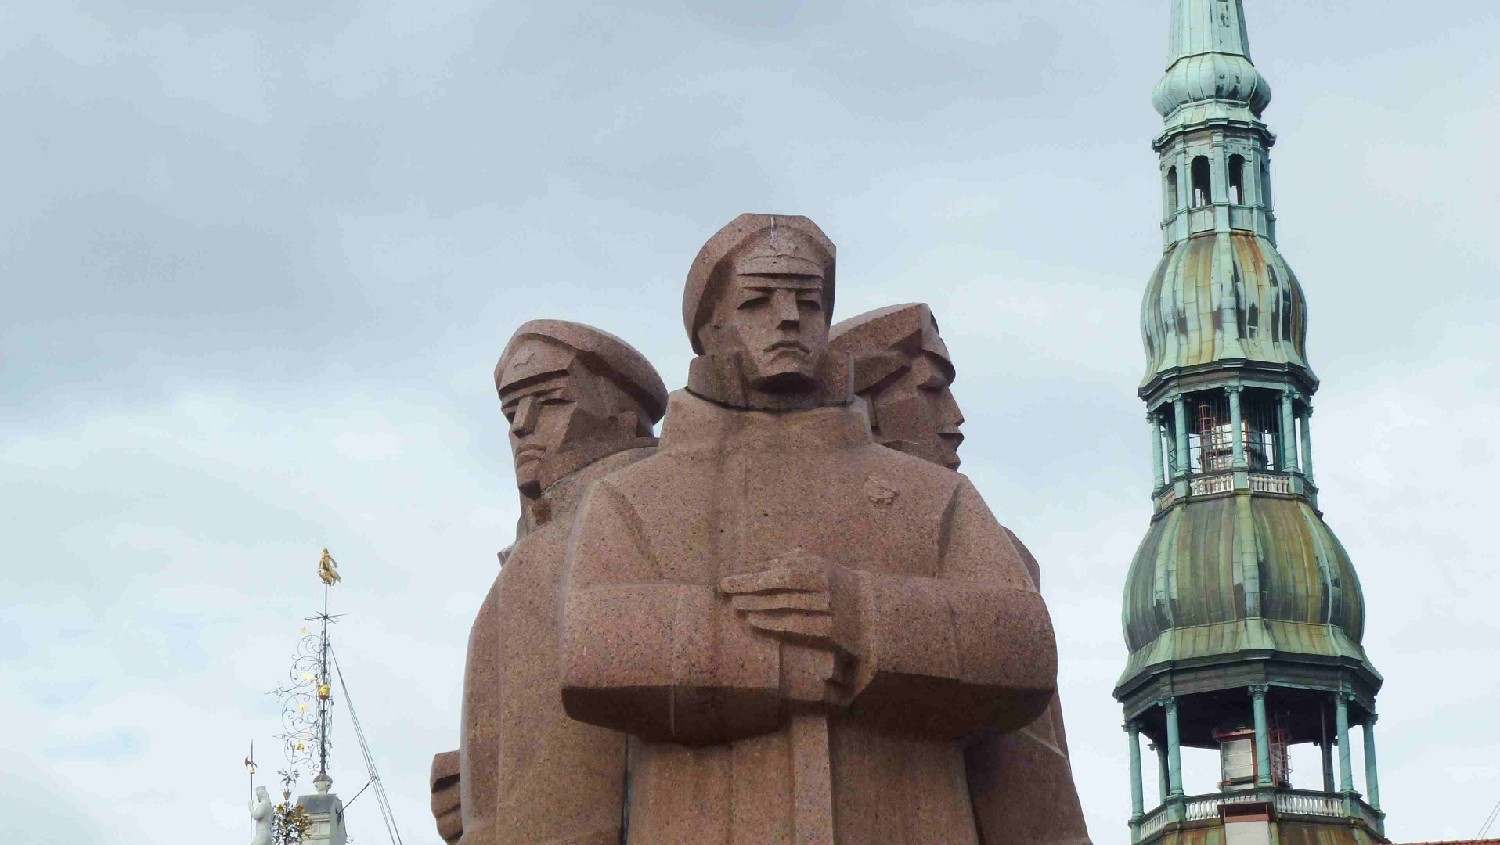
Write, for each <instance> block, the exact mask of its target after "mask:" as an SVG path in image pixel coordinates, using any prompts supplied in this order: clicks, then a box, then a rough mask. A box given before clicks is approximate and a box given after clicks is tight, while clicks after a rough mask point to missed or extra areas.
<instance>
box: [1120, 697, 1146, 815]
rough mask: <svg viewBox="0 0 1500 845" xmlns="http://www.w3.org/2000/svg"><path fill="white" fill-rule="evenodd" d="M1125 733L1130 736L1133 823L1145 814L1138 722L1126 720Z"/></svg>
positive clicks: (1131, 810) (1131, 813)
mask: <svg viewBox="0 0 1500 845" xmlns="http://www.w3.org/2000/svg"><path fill="white" fill-rule="evenodd" d="M1125 733H1126V734H1127V735H1129V737H1130V823H1131V824H1132V825H1134V824H1136V823H1137V822H1139V821H1140V819H1141V816H1143V815H1145V814H1146V795H1145V790H1144V789H1142V788H1141V726H1140V724H1139V723H1137V722H1126V723H1125Z"/></svg>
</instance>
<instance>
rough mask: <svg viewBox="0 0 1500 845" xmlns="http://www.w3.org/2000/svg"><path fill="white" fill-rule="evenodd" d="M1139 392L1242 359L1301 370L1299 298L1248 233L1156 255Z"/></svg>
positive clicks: (1281, 266) (1286, 272)
mask: <svg viewBox="0 0 1500 845" xmlns="http://www.w3.org/2000/svg"><path fill="white" fill-rule="evenodd" d="M1141 334H1142V340H1143V342H1144V344H1145V347H1146V376H1145V378H1144V379H1142V382H1141V384H1142V387H1145V386H1146V385H1149V384H1150V383H1151V382H1152V380H1153V379H1155V378H1156V377H1157V376H1159V375H1162V374H1165V373H1169V372H1172V371H1174V370H1179V369H1182V368H1188V367H1195V366H1202V365H1204V364H1211V363H1213V362H1215V361H1227V360H1244V361H1252V362H1260V363H1265V364H1271V365H1276V366H1292V367H1297V368H1300V369H1302V370H1304V371H1306V374H1307V376H1308V377H1309V379H1313V378H1314V377H1313V375H1312V368H1311V366H1309V365H1308V363H1307V349H1306V345H1307V299H1306V297H1304V296H1303V293H1302V286H1301V285H1300V284H1298V282H1297V277H1296V276H1295V275H1294V274H1293V273H1292V268H1291V267H1288V266H1287V263H1286V261H1285V260H1284V259H1283V258H1282V257H1281V253H1279V252H1277V251H1276V247H1275V246H1274V245H1272V244H1271V242H1270V241H1268V240H1266V239H1265V238H1263V237H1259V236H1257V235H1255V234H1253V233H1250V232H1243V231H1235V232H1220V233H1207V234H1203V235H1198V236H1195V237H1192V238H1189V239H1187V240H1185V241H1178V242H1177V243H1175V244H1173V245H1172V246H1171V247H1170V248H1169V249H1168V250H1167V252H1166V254H1165V255H1163V256H1162V259H1161V263H1160V264H1158V265H1157V268H1156V272H1155V273H1153V274H1152V275H1151V282H1150V283H1149V284H1148V285H1147V286H1146V297H1145V299H1144V301H1143V302H1142V303H1141Z"/></svg>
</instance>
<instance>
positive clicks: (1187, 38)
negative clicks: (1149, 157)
mask: <svg viewBox="0 0 1500 845" xmlns="http://www.w3.org/2000/svg"><path fill="white" fill-rule="evenodd" d="M1168 44H1169V51H1168V56H1167V72H1166V75H1164V76H1163V77H1162V79H1161V81H1160V82H1158V83H1157V84H1156V90H1155V91H1154V92H1153V93H1152V95H1151V100H1152V102H1153V103H1154V104H1155V106H1156V110H1157V111H1158V112H1160V113H1161V116H1162V117H1170V116H1171V115H1172V113H1173V112H1175V111H1177V110H1178V109H1179V108H1181V107H1183V106H1185V105H1189V104H1192V103H1201V102H1212V101H1215V100H1218V101H1227V102H1229V103H1231V104H1236V105H1240V106H1243V107H1244V108H1247V109H1249V111H1250V113H1251V114H1252V115H1254V116H1256V117H1259V116H1260V113H1261V112H1262V111H1263V110H1265V108H1266V106H1267V105H1269V104H1270V102H1271V86H1270V83H1268V82H1266V80H1265V77H1263V76H1261V75H1260V71H1258V70H1256V69H1255V65H1254V64H1251V62H1250V38H1249V35H1248V34H1247V32H1246V29H1245V6H1244V0H1172V32H1171V36H1170V39H1169V42H1168Z"/></svg>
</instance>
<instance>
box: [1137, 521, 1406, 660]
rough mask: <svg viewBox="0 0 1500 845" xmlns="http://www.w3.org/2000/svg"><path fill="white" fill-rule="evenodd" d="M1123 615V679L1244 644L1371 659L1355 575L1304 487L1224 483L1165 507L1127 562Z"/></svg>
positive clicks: (1268, 649)
mask: <svg viewBox="0 0 1500 845" xmlns="http://www.w3.org/2000/svg"><path fill="white" fill-rule="evenodd" d="M1124 627H1125V642H1126V645H1127V646H1128V647H1129V648H1130V652H1131V654H1130V660H1129V662H1128V663H1127V665H1126V669H1125V673H1124V675H1123V676H1122V678H1121V683H1124V681H1125V680H1127V679H1129V678H1132V677H1135V676H1136V675H1138V674H1139V673H1141V672H1143V671H1145V670H1146V669H1148V668H1149V667H1151V666H1156V665H1160V664H1163V663H1169V662H1180V661H1186V660H1201V659H1208V658H1213V657H1216V656H1221V655H1231V654H1236V653H1240V652H1245V651H1266V652H1279V653H1282V654H1290V655H1306V656H1313V657H1321V658H1333V659H1338V658H1349V659H1353V660H1357V661H1360V662H1362V663H1364V664H1365V665H1366V666H1368V665H1369V660H1368V658H1367V657H1366V655H1365V653H1364V650H1363V649H1362V648H1361V647H1360V639H1361V637H1363V636H1364V596H1363V594H1362V593H1361V591H1360V586H1359V577H1358V576H1357V575H1356V574H1355V572H1354V566H1353V564H1352V563H1351V562H1350V560H1349V555H1348V553H1347V552H1345V551H1344V547H1343V546H1342V545H1341V544H1340V543H1339V541H1338V538H1337V537H1335V536H1334V535H1333V532H1332V531H1331V530H1330V529H1329V528H1328V526H1327V524H1325V523H1324V522H1323V520H1322V518H1321V517H1319V515H1318V513H1317V511H1315V510H1313V508H1312V506H1311V505H1309V504H1308V503H1307V501H1306V500H1304V499H1302V498H1294V497H1285V498H1283V497H1271V496H1259V495H1249V494H1240V495H1229V496H1221V497H1216V498H1207V499H1198V500H1190V501H1187V502H1183V503H1180V504H1178V505H1177V506H1175V507H1173V508H1172V509H1171V510H1169V511H1167V512H1166V513H1165V514H1163V515H1162V516H1161V517H1160V518H1159V519H1157V520H1156V521H1155V522H1153V523H1152V525H1151V528H1150V530H1149V531H1148V532H1147V533H1146V537H1145V539H1143V540H1142V541H1141V545H1140V548H1139V549H1138V550H1137V551H1136V554H1135V559H1134V561H1133V562H1132V563H1131V565H1130V574H1129V575H1128V576H1127V578H1126V582H1125V612H1124ZM1370 671H1371V673H1372V674H1374V669H1373V667H1371V668H1370ZM1377 677H1378V675H1377Z"/></svg>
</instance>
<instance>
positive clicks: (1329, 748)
mask: <svg viewBox="0 0 1500 845" xmlns="http://www.w3.org/2000/svg"><path fill="white" fill-rule="evenodd" d="M1318 750H1319V751H1321V752H1322V753H1323V791H1324V792H1328V793H1332V792H1333V790H1334V786H1333V743H1332V742H1330V741H1328V740H1327V739H1325V740H1323V742H1322V743H1320V744H1319V745H1318Z"/></svg>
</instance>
